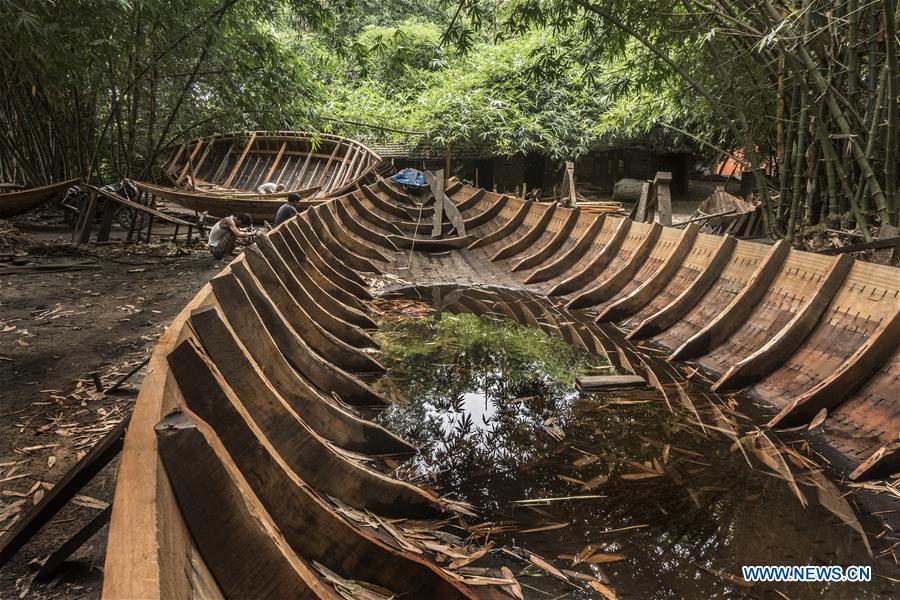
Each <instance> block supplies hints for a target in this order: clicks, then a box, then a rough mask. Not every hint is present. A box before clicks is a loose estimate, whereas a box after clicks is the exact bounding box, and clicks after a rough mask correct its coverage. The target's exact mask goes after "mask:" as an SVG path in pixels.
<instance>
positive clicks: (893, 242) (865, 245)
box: [818, 237, 900, 254]
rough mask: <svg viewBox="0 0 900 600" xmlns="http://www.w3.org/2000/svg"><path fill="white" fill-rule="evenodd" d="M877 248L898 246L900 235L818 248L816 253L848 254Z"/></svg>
mask: <svg viewBox="0 0 900 600" xmlns="http://www.w3.org/2000/svg"><path fill="white" fill-rule="evenodd" d="M878 248H900V237H889V238H885V239H883V240H873V241H871V242H861V243H859V244H851V245H849V246H840V247H838V248H826V249H824V250H819V251H818V254H849V253H852V252H863V251H865V250H877V249H878Z"/></svg>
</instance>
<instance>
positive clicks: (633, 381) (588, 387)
mask: <svg viewBox="0 0 900 600" xmlns="http://www.w3.org/2000/svg"><path fill="white" fill-rule="evenodd" d="M575 385H576V386H578V389H580V390H581V391H582V392H605V391H608V390H620V389H623V388H633V387H647V380H646V379H644V378H643V377H641V376H640V375H579V376H578V377H576V378H575Z"/></svg>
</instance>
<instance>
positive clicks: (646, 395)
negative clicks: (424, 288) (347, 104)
mask: <svg viewBox="0 0 900 600" xmlns="http://www.w3.org/2000/svg"><path fill="white" fill-rule="evenodd" d="M378 338H379V342H380V343H381V344H382V347H383V348H384V354H383V355H382V358H381V360H382V361H383V362H384V364H385V366H386V367H387V368H388V373H387V375H385V376H384V377H382V378H381V379H380V380H379V381H378V382H377V384H376V386H377V388H378V389H379V390H380V391H382V393H384V394H386V395H387V396H388V397H390V398H391V399H392V400H393V401H394V405H393V406H392V407H391V408H389V409H388V410H387V411H385V413H383V414H382V415H381V416H380V417H379V419H380V421H381V422H382V423H383V424H384V425H385V426H386V427H388V428H389V429H391V430H393V431H395V432H397V433H399V434H400V435H402V436H404V437H405V438H406V439H408V440H410V441H412V442H413V443H415V444H416V445H418V446H419V447H420V449H421V452H420V454H419V455H418V457H416V458H414V459H412V460H410V461H408V462H407V463H405V464H404V465H402V466H401V467H400V468H399V469H398V471H397V474H398V475H399V476H400V477H402V478H404V479H407V480H409V481H413V482H416V483H419V484H423V485H427V486H430V487H431V488H432V489H434V490H435V491H436V492H437V493H439V494H441V495H444V496H449V497H452V498H454V499H458V500H463V501H466V502H469V503H471V504H472V505H474V506H475V507H476V509H477V511H478V513H479V518H480V519H482V520H484V521H488V522H490V523H493V524H494V529H493V530H492V531H491V533H490V540H491V541H493V542H494V543H495V545H496V546H495V547H497V548H499V547H508V548H514V549H524V550H527V551H528V552H533V553H535V554H537V555H540V556H542V557H543V558H544V559H546V560H548V561H549V562H551V563H552V564H553V565H554V566H555V567H557V568H560V569H567V570H569V571H572V572H578V573H581V574H582V575H584V576H586V577H587V578H588V579H589V578H590V577H595V578H597V579H598V580H599V581H602V582H605V583H606V584H607V585H608V586H609V587H610V588H612V589H614V590H615V593H616V594H617V596H618V597H619V598H659V599H663V598H665V599H669V598H791V599H797V598H851V597H852V598H885V597H895V596H894V594H895V593H896V588H895V587H894V586H895V585H896V584H895V583H893V582H892V581H891V580H890V579H886V578H884V577H889V578H893V579H894V580H897V579H900V573H898V570H897V568H896V566H895V565H894V561H893V559H892V558H891V555H890V554H888V555H887V556H888V558H881V559H873V558H871V557H870V556H869V554H868V552H867V550H866V548H865V546H864V544H863V542H862V538H861V536H860V535H859V534H858V533H856V532H855V531H854V530H853V529H851V528H850V527H848V526H847V525H846V524H844V523H843V522H841V521H840V520H839V519H838V518H837V517H836V516H835V515H834V514H833V513H832V512H831V511H829V510H827V509H825V508H823V506H821V505H820V504H818V503H817V501H816V496H817V494H816V491H815V490H813V489H810V488H809V487H807V486H805V485H801V487H803V490H804V492H805V493H804V494H803V495H804V496H805V498H806V499H807V501H808V506H807V507H804V506H802V505H801V503H800V501H799V500H798V498H797V497H796V496H795V494H794V492H792V490H791V488H790V486H789V485H788V483H787V482H786V481H785V480H783V479H780V478H778V477H773V476H772V474H771V473H768V472H766V471H765V470H764V469H762V468H759V466H760V465H759V463H758V461H757V462H754V460H752V457H747V458H745V456H744V454H743V453H742V452H740V451H738V450H737V449H736V447H735V445H734V443H733V441H732V440H730V439H728V438H727V437H725V436H723V435H720V434H717V433H715V432H714V431H711V430H707V431H706V432H704V431H703V430H701V428H700V427H699V426H698V424H697V423H696V421H694V420H692V419H691V418H689V416H688V415H687V414H686V413H687V411H680V410H674V411H670V410H669V408H668V407H667V406H666V403H665V402H663V401H662V400H661V399H660V397H659V395H658V394H657V393H656V392H654V391H648V390H641V389H633V390H623V391H619V392H616V393H603V394H580V393H579V392H578V391H577V390H576V388H575V385H574V381H575V377H576V376H577V375H579V374H584V373H590V374H612V373H613V371H611V369H610V366H609V364H608V363H606V362H605V359H604V358H602V357H598V356H596V355H591V354H588V353H587V352H586V351H584V350H581V349H577V348H575V347H573V346H570V345H568V344H566V343H565V342H563V341H562V340H561V339H559V338H555V337H550V336H548V335H547V334H545V333H544V332H542V331H540V330H538V329H535V328H530V327H526V326H523V325H519V324H517V323H514V322H511V321H499V320H495V319H490V318H487V317H476V316H474V315H470V314H459V315H455V314H450V313H443V314H440V315H439V316H437V317H435V316H434V315H432V316H414V317H408V316H385V317H384V318H383V319H382V321H381V323H380V329H379V332H378ZM682 413H685V414H682ZM749 463H753V464H754V466H753V467H751V466H750V464H749ZM486 531H487V530H486V529H485V530H483V532H486ZM482 541H483V540H482ZM517 551H520V550H517ZM876 552H877V549H876ZM526 556H527V554H526ZM506 558H509V557H508V556H506ZM507 564H509V565H510V566H511V567H512V568H513V570H514V571H515V572H517V573H519V572H520V571H521V569H523V568H524V567H525V565H524V564H523V563H521V562H520V563H517V566H516V564H514V563H509V562H508V563H507ZM769 564H779V565H842V566H847V565H872V567H873V573H874V576H873V580H872V582H870V583H857V584H851V583H840V584H824V583H821V584H820V583H791V584H785V583H778V584H769V583H767V584H756V585H755V586H752V587H747V586H746V584H745V583H744V582H743V580H742V579H741V577H740V575H741V569H740V567H741V566H742V565H769ZM528 573H532V574H540V575H541V576H535V577H529V576H528ZM882 576H884V577H882ZM570 578H571V579H572V581H573V582H574V584H573V585H568V584H563V583H562V582H560V581H558V580H554V578H552V577H550V576H548V575H547V573H545V572H543V571H540V570H539V569H536V568H534V567H533V566H532V567H531V568H529V569H528V571H527V572H526V573H524V574H521V575H520V577H519V580H520V582H522V583H523V587H524V591H525V594H526V597H534V598H551V597H568V598H588V597H598V594H597V593H596V592H592V591H590V588H588V587H587V586H586V584H585V580H582V581H579V580H578V579H575V577H574V576H572V575H570Z"/></svg>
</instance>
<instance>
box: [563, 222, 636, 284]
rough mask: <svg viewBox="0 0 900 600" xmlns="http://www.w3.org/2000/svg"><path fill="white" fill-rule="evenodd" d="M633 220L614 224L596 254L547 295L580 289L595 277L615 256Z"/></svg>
mask: <svg viewBox="0 0 900 600" xmlns="http://www.w3.org/2000/svg"><path fill="white" fill-rule="evenodd" d="M632 223H633V221H632V220H631V219H622V220H620V221H619V224H618V225H617V226H616V230H615V232H614V233H613V235H612V237H611V238H610V239H609V241H608V242H606V245H605V246H603V249H602V250H600V252H598V253H597V256H596V257H595V258H594V260H592V261H591V262H590V263H588V264H587V265H585V266H584V267H583V268H582V269H581V270H580V271H578V272H577V273H574V274H572V275H571V276H570V277H568V278H567V279H564V280H563V281H560V282H559V283H558V284H556V285H555V286H554V287H553V288H552V289H551V290H550V291H549V292H547V295H548V296H562V295H565V294H569V293H571V292H574V291H576V290H580V289H581V288H583V287H584V286H586V285H588V284H589V283H591V282H592V281H594V279H596V278H597V276H598V275H600V273H602V272H603V270H604V269H605V268H606V266H607V265H608V264H609V263H610V261H612V259H613V258H615V256H616V254H618V253H619V249H620V248H621V247H622V243H623V242H624V241H625V238H626V237H628V232H629V231H630V230H631V225H632Z"/></svg>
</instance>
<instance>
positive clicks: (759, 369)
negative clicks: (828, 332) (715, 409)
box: [712, 254, 854, 391]
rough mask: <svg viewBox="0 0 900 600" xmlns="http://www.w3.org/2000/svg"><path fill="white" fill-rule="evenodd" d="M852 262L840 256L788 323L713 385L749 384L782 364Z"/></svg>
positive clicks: (806, 334) (719, 388)
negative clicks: (813, 292) (817, 287)
mask: <svg viewBox="0 0 900 600" xmlns="http://www.w3.org/2000/svg"><path fill="white" fill-rule="evenodd" d="M853 262H854V261H853V258H851V257H850V256H848V255H846V254H844V255H843V256H840V257H838V258H837V260H835V261H834V263H833V264H832V265H831V267H830V268H829V269H828V272H827V273H826V274H825V277H824V278H823V279H822V283H821V285H819V289H817V290H816V292H815V294H813V296H812V297H811V298H810V299H809V301H808V302H807V303H806V305H805V306H804V307H803V308H802V309H801V310H798V311H797V312H796V313H795V314H794V316H793V318H792V319H791V320H790V321H789V322H788V324H787V325H785V326H784V327H783V328H782V329H781V331H779V332H778V333H776V334H775V336H774V337H773V338H772V339H770V340H769V341H768V342H766V343H765V344H764V345H763V346H762V347H760V348H759V349H758V350H756V352H754V353H753V354H751V355H750V356H747V357H746V358H744V359H743V360H742V361H740V362H739V363H737V364H736V365H732V366H731V368H729V369H728V371H727V372H726V373H725V374H724V375H722V377H720V378H719V380H718V381H717V382H716V383H715V384H714V385H713V386H712V389H713V390H714V391H724V390H728V389H737V388H742V387H745V386H748V385H750V384H752V383H755V382H757V381H759V380H760V379H762V378H763V377H765V376H766V375H768V374H769V373H771V372H772V371H774V370H776V369H777V368H778V367H780V366H781V365H783V364H784V363H785V362H786V361H787V359H788V358H790V356H791V355H792V354H793V353H794V352H796V350H797V349H798V348H799V347H800V346H801V345H802V344H803V342H804V340H806V338H807V337H809V334H810V333H812V330H813V329H814V328H815V326H816V324H817V323H818V322H819V319H820V318H821V317H822V314H823V313H824V312H825V309H827V308H828V305H829V304H830V303H831V300H832V299H833V298H834V296H835V294H837V293H838V291H839V290H840V289H841V286H843V285H844V281H845V280H846V279H847V274H848V273H850V268H851V267H852V266H853Z"/></svg>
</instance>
